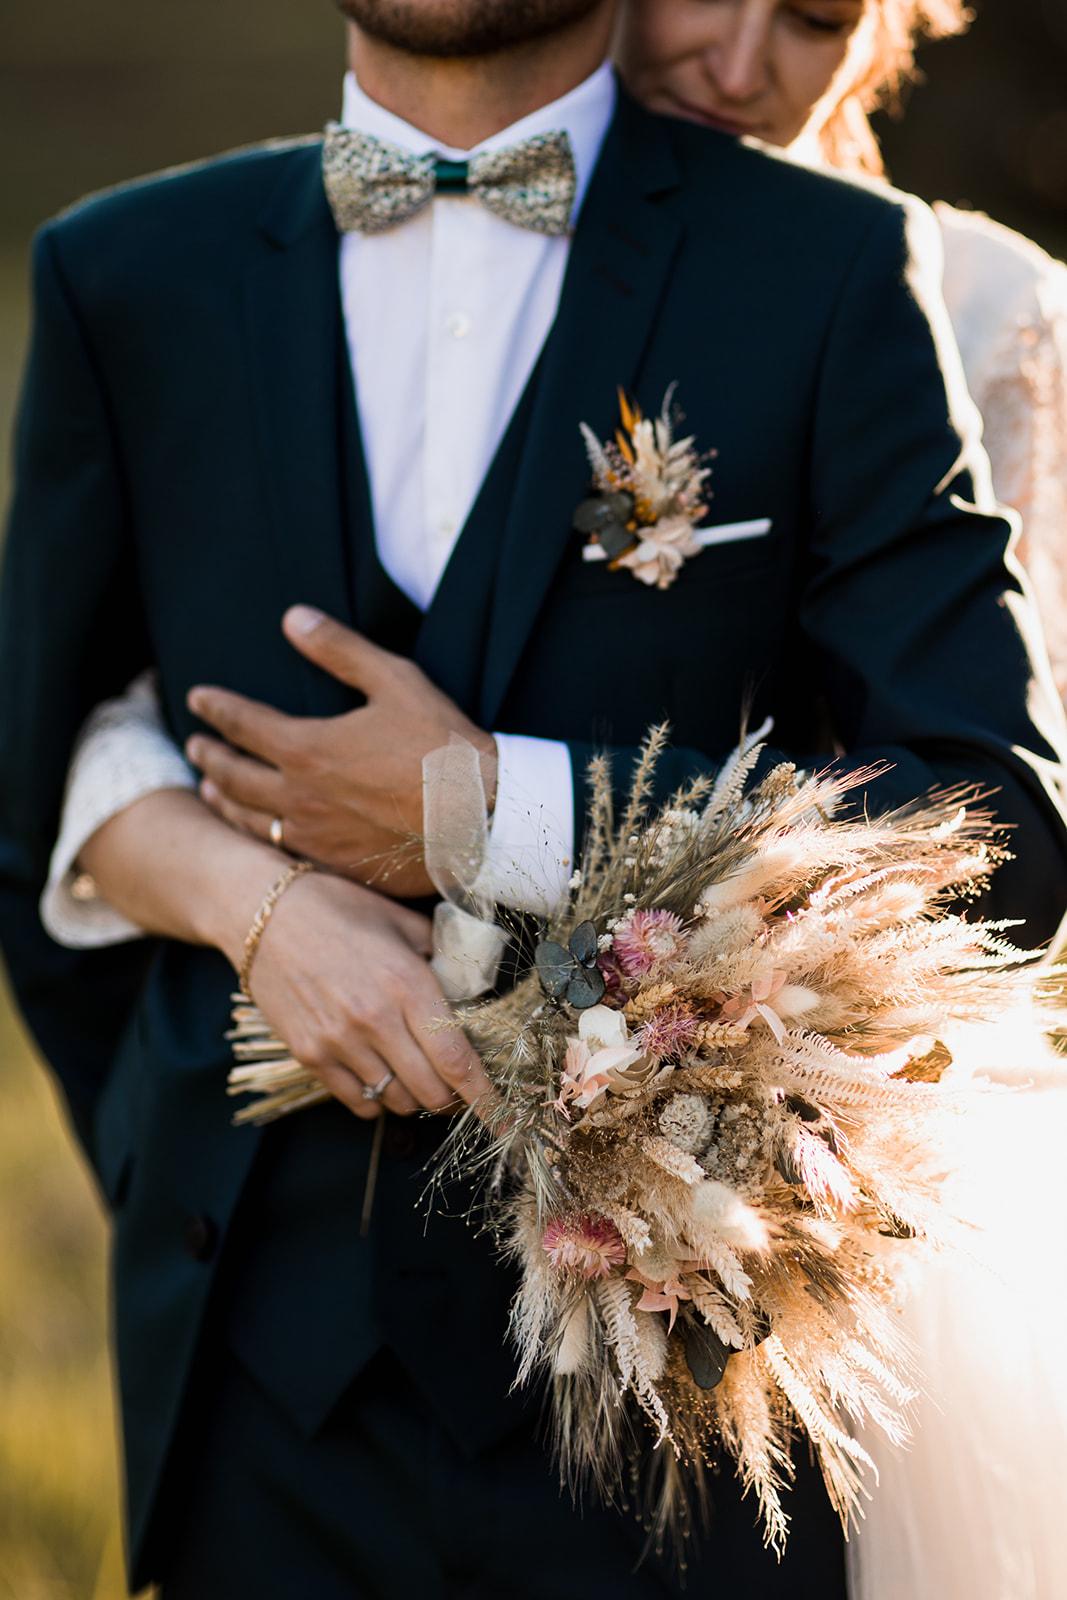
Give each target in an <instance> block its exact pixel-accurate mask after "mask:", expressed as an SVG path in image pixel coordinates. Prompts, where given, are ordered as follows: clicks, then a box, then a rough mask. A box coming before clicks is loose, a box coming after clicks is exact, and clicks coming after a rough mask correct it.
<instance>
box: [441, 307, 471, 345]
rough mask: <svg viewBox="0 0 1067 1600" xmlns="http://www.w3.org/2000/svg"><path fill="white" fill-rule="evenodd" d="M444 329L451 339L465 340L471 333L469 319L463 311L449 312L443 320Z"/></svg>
mask: <svg viewBox="0 0 1067 1600" xmlns="http://www.w3.org/2000/svg"><path fill="white" fill-rule="evenodd" d="M445 327H446V328H447V329H448V331H449V333H450V334H451V335H452V337H453V339H465V338H466V337H467V335H468V333H470V331H471V319H470V317H469V316H468V315H467V313H466V312H465V311H451V312H449V314H448V316H447V317H446V318H445Z"/></svg>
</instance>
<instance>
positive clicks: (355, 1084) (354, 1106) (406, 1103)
mask: <svg viewBox="0 0 1067 1600" xmlns="http://www.w3.org/2000/svg"><path fill="white" fill-rule="evenodd" d="M390 1073H392V1079H391V1081H390V1082H389V1083H388V1085H387V1087H386V1088H385V1089H383V1090H382V1093H381V1094H380V1095H378V1096H377V1097H376V1098H373V1099H372V1098H370V1097H368V1096H367V1095H365V1094H364V1092H363V1091H364V1089H376V1088H377V1087H378V1085H379V1084H381V1083H383V1082H384V1081H385V1080H386V1079H388V1078H389V1075H390ZM319 1076H320V1077H321V1079H322V1081H323V1083H324V1084H325V1085H326V1087H327V1088H328V1089H329V1091H330V1093H331V1094H332V1095H334V1096H335V1098H336V1099H338V1100H340V1101H341V1102H342V1104H343V1105H345V1106H347V1107H348V1109H349V1111H352V1112H354V1113H355V1115H356V1116H357V1117H364V1118H366V1117H375V1116H377V1114H378V1112H379V1111H380V1110H381V1109H382V1108H383V1107H384V1108H385V1110H387V1111H392V1112H393V1113H394V1114H395V1115H396V1116H398V1117H410V1116H411V1115H412V1114H413V1113H414V1112H416V1111H417V1110H418V1109H419V1107H418V1103H417V1102H416V1101H415V1100H414V1099H413V1097H412V1096H411V1095H410V1094H409V1093H408V1091H407V1090H406V1089H405V1087H404V1085H403V1084H402V1083H401V1082H400V1079H399V1077H398V1076H397V1074H396V1070H395V1068H393V1067H391V1066H390V1065H389V1063H388V1062H387V1061H386V1060H384V1058H383V1057H382V1056H380V1055H378V1054H377V1052H376V1051H374V1050H372V1049H370V1048H369V1047H368V1046H363V1047H361V1048H358V1049H351V1050H346V1051H345V1059H344V1060H342V1061H338V1062H337V1063H336V1070H334V1069H333V1068H328V1069H326V1070H325V1071H323V1072H320V1073H319Z"/></svg>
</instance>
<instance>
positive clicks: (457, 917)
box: [422, 735, 508, 1001]
mask: <svg viewBox="0 0 1067 1600" xmlns="http://www.w3.org/2000/svg"><path fill="white" fill-rule="evenodd" d="M422 814H423V835H424V845H423V853H424V859H425V862H426V871H427V873H428V875H429V877H430V880H431V882H432V883H433V886H434V888H435V889H436V890H437V892H438V894H439V895H440V896H441V901H440V903H439V904H438V905H437V907H436V908H435V910H434V915H433V943H434V954H433V960H432V961H431V963H430V965H431V967H432V969H433V972H434V975H435V977H436V978H437V981H438V983H440V985H441V988H442V989H443V991H444V993H445V995H446V997H447V998H448V999H449V1000H454V1001H455V1000H475V999H477V997H478V996H479V995H482V994H485V993H486V991H487V990H489V989H491V988H492V987H493V985H494V984H495V983H496V977H497V972H498V971H499V968H500V960H501V957H502V956H503V954H504V949H505V947H506V945H507V942H508V939H507V934H506V933H505V932H504V931H503V929H502V928H500V927H499V926H498V924H497V922H496V920H495V917H494V908H493V900H492V896H491V895H489V894H487V893H486V891H485V889H484V888H483V887H482V886H481V883H480V878H481V872H482V867H483V866H484V864H485V857H486V852H487V849H488V844H489V817H488V813H487V810H486V804H485V791H484V789H483V787H482V774H481V767H480V764H479V760H478V752H477V751H476V750H475V748H474V746H473V745H472V744H470V743H468V741H467V740H466V739H461V738H460V737H459V736H458V735H453V737H452V739H451V740H450V741H449V743H448V744H447V745H443V746H442V747H441V748H440V749H438V750H431V751H430V753H429V755H427V756H425V757H424V758H423V763H422Z"/></svg>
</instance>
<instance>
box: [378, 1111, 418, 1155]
mask: <svg viewBox="0 0 1067 1600" xmlns="http://www.w3.org/2000/svg"><path fill="white" fill-rule="evenodd" d="M385 1148H386V1149H387V1150H388V1152H389V1154H390V1155H391V1156H413V1155H414V1154H415V1151H416V1149H417V1148H418V1141H417V1139H416V1137H415V1129H414V1128H413V1127H412V1125H411V1119H410V1117H390V1118H389V1120H388V1122H387V1123H386V1128H385Z"/></svg>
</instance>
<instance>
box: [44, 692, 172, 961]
mask: <svg viewBox="0 0 1067 1600" xmlns="http://www.w3.org/2000/svg"><path fill="white" fill-rule="evenodd" d="M195 788H196V776H195V774H194V773H193V770H192V768H191V767H190V766H189V765H188V763H187V762H186V761H185V759H184V757H183V756H182V754H181V751H180V750H179V749H178V748H177V746H176V745H175V744H174V742H173V740H172V739H171V738H170V736H169V734H168V733H167V731H166V728H165V727H164V725H163V715H162V710H161V708H160V703H159V694H158V691H157V689H156V682H155V674H154V673H153V672H145V673H143V674H142V675H141V677H139V678H137V679H136V680H135V681H134V682H133V683H132V684H130V686H129V688H128V689H127V690H126V691H125V693H123V694H121V695H118V696H116V697H115V699H113V700H107V701H104V702H103V704H101V705H99V706H97V708H96V710H95V711H93V713H92V714H91V716H90V717H89V718H88V720H87V722H86V724H85V727H84V728H83V730H82V732H81V734H80V735H79V738H78V742H77V745H76V747H75V751H74V755H73V758H72V760H71V765H70V771H69V773H68V776H67V788H66V794H65V796H64V801H63V815H62V820H61V823H60V830H59V837H58V839H57V840H56V844H55V848H54V849H53V851H52V859H51V863H50V866H49V872H48V881H47V883H46V885H45V888H44V892H43V894H42V896H41V906H40V909H41V921H42V922H43V924H44V926H45V928H46V929H47V930H48V932H49V933H50V934H51V936H52V938H53V939H54V940H55V941H56V943H57V944H62V945H66V946H67V947H68V948H70V949H91V948H96V947H99V946H102V945H108V944H115V943H118V942H119V941H120V940H127V939H136V938H140V937H143V935H144V933H145V932H146V927H145V926H142V925H139V924H138V923H137V921H136V920H133V919H131V918H130V917H128V916H124V915H123V914H122V912H120V911H119V910H118V909H117V908H116V907H115V906H114V905H112V904H111V902H110V901H109V900H107V899H106V898H105V897H104V896H103V895H102V894H101V893H100V892H99V886H98V885H97V884H96V883H95V882H94V880H93V879H92V878H91V877H90V875H89V873H88V871H87V870H86V867H85V862H84V859H83V854H82V853H83V849H84V846H85V844H86V842H87V840H89V839H90V838H91V837H92V835H93V834H94V833H96V831H97V829H98V828H100V827H102V826H103V824H104V823H105V822H106V821H107V820H108V819H109V818H110V817H113V816H116V815H117V814H118V813H119V812H120V811H124V810H125V809H126V807H127V806H131V805H133V804H134V803H135V802H137V801H138V800H142V799H144V798H145V796H146V795H150V794H153V793H156V792H159V791H163V790H177V791H182V790H189V791H192V790H195Z"/></svg>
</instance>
